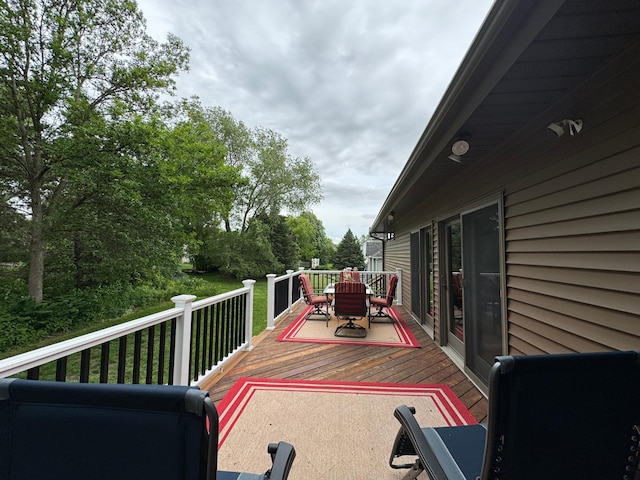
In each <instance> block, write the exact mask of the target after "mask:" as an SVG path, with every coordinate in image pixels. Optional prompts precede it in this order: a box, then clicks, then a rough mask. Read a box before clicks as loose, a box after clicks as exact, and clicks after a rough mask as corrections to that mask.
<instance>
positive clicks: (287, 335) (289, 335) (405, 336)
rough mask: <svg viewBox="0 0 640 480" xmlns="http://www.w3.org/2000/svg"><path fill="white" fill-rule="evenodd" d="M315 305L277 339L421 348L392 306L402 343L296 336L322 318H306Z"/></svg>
mask: <svg viewBox="0 0 640 480" xmlns="http://www.w3.org/2000/svg"><path fill="white" fill-rule="evenodd" d="M312 308H313V307H311V306H308V307H307V308H305V309H304V310H303V311H302V312H301V313H300V315H298V317H297V318H296V319H295V320H294V321H293V322H291V324H290V325H289V326H288V327H287V328H286V329H285V330H284V332H282V333H281V334H280V336H279V337H278V338H277V339H276V341H278V342H301V343H331V344H343V345H365V346H372V347H399V348H420V344H419V343H418V340H416V337H415V336H414V335H413V333H411V330H409V327H408V326H407V324H406V323H405V322H404V320H402V318H401V317H400V315H399V314H398V312H397V311H396V309H395V308H393V307H391V308H390V309H389V315H390V316H391V318H392V319H393V320H394V322H393V327H394V328H395V330H396V334H397V335H398V339H399V340H400V343H392V342H371V341H367V340H360V341H357V340H353V339H349V338H346V337H333V338H326V339H321V338H319V339H309V338H295V337H293V335H295V334H296V333H297V332H298V331H300V329H301V328H302V326H303V325H304V324H305V322H307V321H310V322H315V321H320V320H306V318H305V317H306V315H307V313H309V312H310V311H311V309H312ZM371 328H375V322H374V324H373V325H372V326H371Z"/></svg>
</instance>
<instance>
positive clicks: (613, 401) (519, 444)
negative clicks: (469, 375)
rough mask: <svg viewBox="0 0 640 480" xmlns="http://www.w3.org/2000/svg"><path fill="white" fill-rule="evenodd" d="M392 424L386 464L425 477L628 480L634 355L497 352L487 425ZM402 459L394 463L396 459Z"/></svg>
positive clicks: (637, 420) (639, 364) (635, 416)
mask: <svg viewBox="0 0 640 480" xmlns="http://www.w3.org/2000/svg"><path fill="white" fill-rule="evenodd" d="M414 413H415V410H413V409H412V408H410V407H407V406H406V405H402V406H400V407H398V408H396V410H395V416H396V418H397V419H398V421H399V422H400V424H401V427H400V431H399V432H398V435H397V437H396V440H395V443H394V446H393V449H392V453H391V458H390V459H389V464H390V465H391V466H392V467H393V468H408V469H409V471H408V473H407V474H406V475H405V477H404V478H405V480H406V479H414V478H416V477H417V476H418V475H419V474H420V473H421V472H422V471H423V470H426V471H427V473H428V474H429V476H430V478H431V479H432V480H445V479H447V480H451V479H457V480H476V479H479V480H493V479H499V480H540V479H544V480H603V479H605V478H606V479H614V478H620V479H629V480H630V479H632V478H634V472H636V469H637V467H638V449H639V448H640V354H639V353H638V352H609V353H576V354H562V355H560V354H558V355H535V356H518V357H514V356H501V357H496V363H495V364H494V365H493V367H492V369H491V372H490V376H489V414H488V423H487V425H486V426H485V425H469V426H454V427H442V428H421V427H420V426H419V425H418V423H417V421H416V419H415V417H414V415H413V414H414ZM406 455H409V456H411V457H412V458H415V457H416V456H417V458H415V461H412V462H411V463H404V464H403V463H396V462H398V461H401V460H400V459H401V457H403V456H406Z"/></svg>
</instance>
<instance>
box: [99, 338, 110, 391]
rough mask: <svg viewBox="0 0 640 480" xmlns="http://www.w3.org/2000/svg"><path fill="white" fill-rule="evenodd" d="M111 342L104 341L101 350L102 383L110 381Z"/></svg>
mask: <svg viewBox="0 0 640 480" xmlns="http://www.w3.org/2000/svg"><path fill="white" fill-rule="evenodd" d="M109 348H110V344H109V342H104V343H103V344H102V346H101V350H100V383H109Z"/></svg>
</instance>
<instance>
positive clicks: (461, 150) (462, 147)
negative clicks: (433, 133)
mask: <svg viewBox="0 0 640 480" xmlns="http://www.w3.org/2000/svg"><path fill="white" fill-rule="evenodd" d="M468 151H469V142H467V141H466V140H458V141H456V142H455V143H454V144H453V145H452V146H451V155H449V160H453V161H454V162H456V163H462V155H464V154H465V153H467V152H468Z"/></svg>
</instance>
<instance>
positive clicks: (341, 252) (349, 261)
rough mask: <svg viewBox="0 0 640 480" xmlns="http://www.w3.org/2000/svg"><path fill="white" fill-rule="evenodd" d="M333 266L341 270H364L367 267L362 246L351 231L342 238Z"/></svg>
mask: <svg viewBox="0 0 640 480" xmlns="http://www.w3.org/2000/svg"><path fill="white" fill-rule="evenodd" d="M333 266H334V268H337V269H339V270H342V269H343V268H348V267H351V268H357V269H358V270H362V269H364V267H365V264H364V254H363V253H362V246H361V245H360V242H358V239H357V238H356V237H355V236H354V235H353V233H352V232H351V229H349V230H347V233H345V235H344V237H342V240H341V241H340V243H339V244H338V247H337V248H336V253H335V256H334V258H333Z"/></svg>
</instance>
